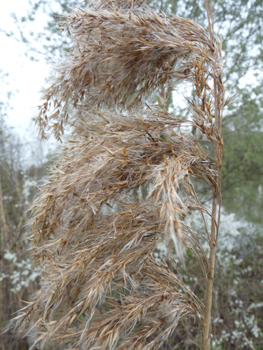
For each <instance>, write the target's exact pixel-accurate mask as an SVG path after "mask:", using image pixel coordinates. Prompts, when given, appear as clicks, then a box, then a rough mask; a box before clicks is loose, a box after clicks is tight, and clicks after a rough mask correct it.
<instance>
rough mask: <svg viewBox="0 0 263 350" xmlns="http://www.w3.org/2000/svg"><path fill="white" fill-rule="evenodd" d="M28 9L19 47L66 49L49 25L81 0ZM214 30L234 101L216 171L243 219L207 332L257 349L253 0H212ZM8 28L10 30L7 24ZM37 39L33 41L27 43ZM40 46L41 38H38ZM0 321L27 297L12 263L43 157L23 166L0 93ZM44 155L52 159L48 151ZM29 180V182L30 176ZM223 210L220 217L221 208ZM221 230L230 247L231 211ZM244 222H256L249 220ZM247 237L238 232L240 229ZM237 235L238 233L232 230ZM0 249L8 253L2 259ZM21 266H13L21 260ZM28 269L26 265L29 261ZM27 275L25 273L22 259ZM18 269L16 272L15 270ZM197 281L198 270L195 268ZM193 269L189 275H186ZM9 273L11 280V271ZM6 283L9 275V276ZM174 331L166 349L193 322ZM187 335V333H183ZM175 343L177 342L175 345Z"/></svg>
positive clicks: (171, 7) (259, 146)
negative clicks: (16, 287)
mask: <svg viewBox="0 0 263 350" xmlns="http://www.w3.org/2000/svg"><path fill="white" fill-rule="evenodd" d="M29 3H30V8H29V10H28V15H27V16H24V17H22V18H20V17H19V16H18V15H15V14H14V15H13V18H14V20H15V21H16V23H17V25H18V28H19V33H20V37H19V38H17V39H18V40H21V41H22V42H24V43H25V44H26V45H27V47H28V53H29V54H31V55H32V57H33V58H34V57H35V58H36V57H37V55H38V54H42V55H45V57H46V58H47V60H48V61H49V60H50V59H51V58H54V57H55V56H56V57H63V55H64V54H65V52H67V51H68V50H69V49H70V40H69V38H68V37H67V33H64V34H63V36H61V32H60V30H59V29H58V28H57V26H56V25H55V24H54V23H55V22H57V21H60V20H61V18H60V17H59V15H60V14H63V13H68V12H69V11H70V10H71V9H72V8H74V7H75V6H85V3H86V2H85V1H84V2H81V1H74V0H62V1H59V2H58V1H47V0H34V1H30V2H29ZM149 6H152V7H154V8H160V9H161V10H163V11H164V12H166V11H169V12H172V13H175V14H177V15H179V16H181V17H186V18H189V19H191V20H194V21H195V22H197V23H199V24H200V25H203V26H204V27H206V26H207V23H206V14H205V11H204V2H203V1H201V0H197V1H194V0H185V1H182V0H179V1H176V0H163V1H161V2H160V1H150V3H149ZM214 12H215V23H216V28H215V31H216V32H217V33H218V36H219V37H220V39H221V40H222V41H223V52H224V56H225V61H226V63H225V65H226V67H225V69H224V73H225V76H224V80H225V81H226V87H227V93H229V94H230V95H231V94H233V93H236V92H238V95H237V97H236V98H235V100H234V101H233V102H232V103H231V104H230V105H229V106H228V108H227V111H226V113H225V117H224V122H223V124H224V143H225V146H224V164H223V169H222V174H223V183H222V191H223V206H224V208H225V210H226V212H227V213H235V214H236V218H237V219H240V220H243V221H242V222H243V223H244V228H243V229H239V230H238V232H239V238H238V240H235V239H234V238H233V240H234V241H235V244H234V246H233V247H232V248H231V249H228V248H227V247H224V246H223V248H222V249H219V252H218V260H217V265H218V267H220V268H219V269H218V273H217V276H216V281H215V288H214V295H215V303H214V310H213V312H214V314H213V320H214V321H213V322H214V323H213V334H214V338H215V339H216V340H215V342H213V344H214V345H213V346H214V347H213V349H224V350H228V349H229V350H230V349H231V350H232V349H233V350H234V349H239V348H242V349H257V350H260V349H263V346H262V343H263V340H262V332H263V320H262V305H261V304H260V300H261V299H262V298H261V294H262V293H261V290H262V280H263V275H262V271H263V266H262V258H263V256H262V255H263V250H262V242H263V237H262V224H263V216H262V212H263V187H262V186H263V165H262V150H263V135H262V130H263V129H262V126H263V125H262V111H263V75H262V71H263V49H262V41H263V30H262V17H263V6H262V0H251V1H244V0H238V1H234V0H229V1H226V0H220V1H214ZM43 14H45V15H46V18H47V22H46V23H47V24H46V26H45V27H44V28H41V29H40V30H39V31H38V30H34V31H32V30H31V31H30V32H27V31H26V30H25V28H26V26H28V25H29V26H34V28H38V26H35V23H34V22H35V21H37V19H38V16H39V15H43ZM7 34H8V35H12V33H7ZM36 41H37V42H38V43H39V45H38V47H37V48H36V44H35V43H36ZM39 46H40V47H39ZM169 105H170V107H169V108H171V109H173V111H174V112H175V113H182V114H183V115H186V114H187V111H185V110H182V108H179V107H175V106H173V103H172V101H169ZM0 106H1V109H0V111H1V116H0V117H1V125H0V233H1V242H0V243H1V246H0V274H1V276H6V277H4V278H3V277H1V279H0V283H1V291H0V309H1V317H0V327H1V328H2V327H4V326H5V325H6V322H7V320H9V319H10V318H11V317H12V316H13V313H14V312H15V311H17V310H18V309H19V308H20V307H22V306H23V304H22V301H21V300H28V298H29V295H30V294H31V293H33V291H34V290H35V288H36V287H37V277H36V279H35V280H32V281H30V282H29V284H28V285H26V284H24V285H23V286H22V287H21V289H20V290H19V291H16V292H15V293H14V292H11V291H10V290H11V289H12V288H13V284H14V283H19V281H20V280H23V279H22V275H21V274H20V275H19V279H18V280H17V282H14V280H12V278H11V277H12V276H14V272H15V271H19V266H18V265H17V264H18V263H22V262H23V261H26V259H27V256H28V251H27V248H28V247H29V246H30V243H29V242H28V241H27V240H25V238H24V237H25V233H26V231H27V227H26V226H25V223H26V220H27V219H28V213H27V210H28V208H29V206H30V202H31V201H32V198H33V196H34V194H35V193H36V192H37V190H38V188H37V184H39V182H41V180H42V179H43V177H44V175H45V171H46V168H47V166H48V165H49V164H50V163H51V162H50V161H48V160H46V159H40V160H39V163H38V164H32V165H31V166H30V167H25V166H24V165H23V162H22V158H23V147H24V146H25V144H24V143H23V142H22V141H21V140H19V139H18V137H17V136H16V135H14V134H13V133H11V132H10V131H9V130H8V128H7V126H6V124H5V119H6V118H8V108H6V106H5V104H4V103H2V102H0ZM51 161H52V160H51ZM29 180H30V181H29ZM226 218H228V219H229V217H228V216H226ZM226 222H228V223H227V226H228V230H227V229H225V231H223V232H225V234H223V235H222V237H221V238H220V239H221V240H225V241H226V242H227V243H226V244H227V246H229V244H230V243H229V239H230V237H231V236H232V234H233V233H234V232H236V229H234V227H235V223H236V221H235V220H232V221H231V220H230V219H229V220H228V221H227V219H226ZM247 222H251V223H253V224H255V225H249V224H248V223H247ZM248 234H249V238H247V239H245V238H244V237H248ZM240 237H242V239H241V238H240ZM6 252H11V253H12V254H15V255H16V262H15V263H14V258H13V260H12V259H11V260H10V259H9V258H8V255H6ZM6 257H7V258H6ZM21 266H22V265H21ZM30 269H31V270H30ZM30 269H29V270H30V272H29V275H30V274H31V275H32V274H33V273H34V271H35V270H34V268H33V266H31V267H30ZM187 269H191V271H195V261H194V259H193V258H192V257H191V254H188V257H187ZM21 273H22V272H21ZM194 274H195V276H196V279H197V280H200V278H201V275H200V272H199V271H197V270H196V271H195V273H194ZM194 274H193V275H194ZM15 281H16V280H15ZM13 282H14V283H13ZM187 283H189V285H191V286H192V287H193V288H194V290H195V292H196V293H197V294H199V293H200V295H202V293H203V291H202V290H200V291H198V288H201V286H202V285H200V284H197V283H196V280H195V279H192V280H188V281H187ZM180 327H181V329H179V330H178V331H177V332H176V333H175V335H174V338H171V339H168V340H167V344H166V347H164V348H165V349H167V350H168V349H169V350H170V349H179V348H180V349H181V348H183V349H189V350H190V349H198V348H199V339H198V338H197V337H196V334H195V332H194V331H192V325H191V324H189V323H185V324H184V323H182V325H181V326H180ZM186 335H187V337H186ZM176 344H177V345H176ZM0 348H1V349H2V350H11V349H12V350H16V349H17V350H18V349H19V350H22V349H28V348H29V343H28V341H27V340H26V339H23V340H18V339H15V338H13V335H11V334H8V335H6V336H5V337H4V338H1V340H0Z"/></svg>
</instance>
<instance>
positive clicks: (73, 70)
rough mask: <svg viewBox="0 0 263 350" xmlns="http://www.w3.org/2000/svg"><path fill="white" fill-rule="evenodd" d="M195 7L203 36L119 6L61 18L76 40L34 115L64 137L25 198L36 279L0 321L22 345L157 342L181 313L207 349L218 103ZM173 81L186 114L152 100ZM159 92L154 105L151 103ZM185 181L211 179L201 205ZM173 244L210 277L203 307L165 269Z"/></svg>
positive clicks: (215, 61)
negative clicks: (161, 255) (196, 223)
mask: <svg viewBox="0 0 263 350" xmlns="http://www.w3.org/2000/svg"><path fill="white" fill-rule="evenodd" d="M207 10H208V18H209V23H210V31H209V32H206V31H205V30H204V29H203V28H202V27H200V26H199V25H197V24H195V23H193V22H192V21H190V20H187V19H182V18H179V17H177V16H174V15H169V16H168V15H165V14H163V13H156V12H154V11H152V10H150V9H149V8H147V7H145V6H142V4H141V1H126V0H121V1H118V0H117V1H97V2H96V1H94V2H92V3H91V4H90V5H89V6H88V7H87V8H86V9H85V10H82V9H78V10H76V11H75V12H74V13H72V14H70V15H67V16H65V17H66V21H65V22H62V23H60V26H61V28H62V29H66V30H68V31H69V33H70V35H71V37H72V41H73V43H74V47H73V49H72V50H71V51H70V53H69V54H68V56H67V57H66V59H65V60H64V61H63V62H61V63H60V64H59V65H58V66H57V72H56V75H55V76H54V77H53V81H52V83H51V86H50V87H49V88H48V89H46V90H45V92H44V95H43V98H44V103H43V104H42V105H41V106H40V113H39V116H38V118H37V123H38V126H39V129H40V132H41V134H42V136H43V137H45V134H46V132H48V131H49V130H51V131H52V132H53V133H54V135H55V137H56V138H57V139H60V138H61V135H62V134H63V132H64V128H65V127H69V129H70V132H71V137H70V139H69V141H67V142H66V144H65V146H64V148H63V149H62V151H61V155H60V159H59V160H58V162H57V164H56V166H54V168H53V169H52V171H51V173H50V176H49V178H48V181H47V183H46V184H45V185H44V186H43V188H42V191H41V193H40V195H39V196H38V198H37V199H36V200H35V201H34V203H33V206H32V241H33V248H32V254H33V256H34V259H35V261H36V263H37V264H38V265H39V266H41V267H42V269H43V276H42V279H41V287H40V289H39V291H38V292H37V293H36V295H35V296H34V297H33V299H32V301H31V302H30V303H28V304H27V305H26V307H25V308H24V309H22V310H20V312H19V314H18V315H17V316H16V317H15V318H14V319H13V320H12V322H11V324H10V327H11V328H16V327H17V328H19V329H20V330H24V332H25V329H26V331H27V334H29V335H30V336H31V337H33V339H34V344H33V345H32V348H34V347H35V346H38V347H40V348H44V346H45V344H49V345H50V346H53V347H54V348H56V349H60V348H61V349H101V350H103V349H105V350H106V349H118V350H120V349H123V350H124V349H131V350H132V349H147V350H148V349H149V350H150V349H158V348H160V347H161V345H162V343H163V342H164V341H165V340H166V339H167V338H168V337H169V335H170V334H171V333H172V332H173V331H174V330H175V328H176V327H177V325H178V323H179V322H180V320H181V319H182V318H185V317H192V318H194V319H195V320H196V323H197V325H199V327H200V329H202V328H203V344H202V347H203V348H204V349H208V347H209V334H208V333H209V323H210V318H209V317H210V316H209V315H208V314H207V310H208V309H209V305H210V304H209V302H210V301H211V290H212V285H211V281H212V278H213V269H214V265H213V256H212V255H211V254H213V252H212V253H211V254H210V256H209V257H207V255H206V252H205V251H204V249H203V242H204V241H207V242H208V243H209V245H210V251H212V250H211V249H214V248H213V247H215V246H216V242H217V236H218V227H219V219H220V218H219V217H218V218H216V212H217V208H218V203H217V202H216V199H218V198H220V167H221V159H222V155H221V153H222V152H221V150H222V147H223V141H222V138H221V118H222V110H223V107H224V106H225V105H226V104H227V103H228V102H229V100H228V101H225V100H224V87H223V84H222V79H221V74H222V62H221V44H220V41H219V40H218V39H217V37H216V36H215V35H214V33H213V20H212V17H211V16H212V15H211V8H209V4H208V5H207ZM180 82H181V83H183V84H184V83H185V82H189V83H191V84H192V85H193V87H194V89H195V95H194V97H193V98H188V105H189V109H190V111H191V113H192V114H191V117H190V118H189V119H188V120H186V119H182V118H180V117H178V116H175V115H173V114H171V113H169V112H168V111H167V110H165V108H164V107H163V106H164V104H165V93H163V92H165V91H167V89H169V90H171V89H172V88H174V87H175V86H176V84H178V83H180ZM158 91H162V94H161V97H160V100H159V101H160V102H159V103H158V104H154V105H149V103H147V101H149V99H150V96H151V95H152V94H156V93H158ZM69 106H72V107H73V111H74V112H73V115H72V116H71V117H70V119H69V118H68V107H69ZM192 127H195V128H196V130H197V132H196V134H195V135H193V134H192V133H191V132H190V130H191V128H192ZM206 142H207V143H211V144H212V145H214V155H213V154H211V152H210V153H208V151H207V150H206V148H205V147H203V146H202V145H203V144H205V143H206ZM193 179H201V180H203V181H205V182H206V183H207V184H208V185H209V186H210V188H211V190H212V192H213V195H214V198H215V199H214V204H213V209H212V213H210V211H209V209H207V208H205V207H204V206H202V205H201V203H200V202H199V200H198V197H197V194H196V191H195V188H194V185H193V182H192V181H193ZM143 185H147V186H148V189H149V193H148V196H147V197H146V198H141V199H139V200H135V198H134V196H133V195H132V191H133V190H134V189H140V188H141V186H143ZM219 207H220V203H219ZM193 210H197V211H199V212H200V218H202V219H203V220H204V222H205V215H204V214H208V215H210V217H211V220H212V233H211V232H209V231H208V229H206V231H205V232H204V233H198V232H195V231H194V230H193V229H192V228H191V227H189V226H188V225H187V223H186V221H185V218H186V217H187V215H188V214H189V213H190V212H191V211H193ZM219 210H220V209H219ZM205 227H206V228H207V227H208V225H207V224H206V222H205ZM165 239H166V242H167V246H168V253H169V256H167V259H166V261H163V262H162V263H159V262H157V261H156V260H155V259H154V257H153V252H154V251H155V249H156V247H157V245H158V244H159V243H160V242H162V241H164V240H165ZM183 249H188V250H190V251H191V252H192V253H193V254H194V255H195V256H196V258H197V261H198V263H199V264H200V268H201V269H202V271H203V273H204V275H205V277H206V279H207V281H208V284H209V283H210V284H209V285H208V287H207V301H206V302H205V305H204V304H203V303H202V301H201V300H199V299H198V298H197V297H196V296H195V295H194V293H193V292H192V291H191V290H190V289H189V288H188V287H187V286H186V285H185V283H184V282H183V280H182V278H181V277H180V275H179V274H177V269H178V265H180V262H179V263H178V261H177V263H176V261H174V260H173V258H172V254H171V251H175V254H176V256H178V257H179V258H180V259H181V260H180V261H182V257H181V255H182V252H183Z"/></svg>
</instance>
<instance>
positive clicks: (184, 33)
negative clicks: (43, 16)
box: [37, 7, 221, 139]
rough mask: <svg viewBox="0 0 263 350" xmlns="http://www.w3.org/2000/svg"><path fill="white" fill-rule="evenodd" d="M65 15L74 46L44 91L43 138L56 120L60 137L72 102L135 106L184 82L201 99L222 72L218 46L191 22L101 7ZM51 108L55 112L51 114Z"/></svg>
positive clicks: (78, 105)
mask: <svg viewBox="0 0 263 350" xmlns="http://www.w3.org/2000/svg"><path fill="white" fill-rule="evenodd" d="M66 17H67V19H68V22H65V23H63V24H62V26H63V27H67V29H68V31H69V32H70V34H71V35H72V39H73V42H74V43H75V47H74V48H73V49H72V51H71V52H70V54H69V55H68V56H67V58H66V59H65V60H64V61H63V62H60V64H59V65H58V66H57V68H56V69H57V76H56V77H55V78H54V79H53V80H54V81H53V83H52V85H51V86H50V87H49V88H48V89H46V90H45V92H44V95H43V98H44V100H45V102H44V104H43V105H42V106H40V113H39V117H38V119H37V123H38V125H39V128H40V130H41V132H42V133H43V135H44V132H45V129H46V128H47V127H50V123H51V122H52V121H55V122H54V123H53V125H52V128H53V132H54V134H55V136H56V137H57V138H58V139H59V138H60V136H61V134H62V133H63V125H64V121H65V119H67V109H68V105H69V104H72V105H73V106H74V107H75V108H83V109H88V108H94V107H95V106H106V107H116V106H118V108H119V107H122V108H132V107H134V106H135V105H137V104H139V103H140V102H141V101H142V99H143V97H144V96H145V95H147V94H149V92H151V91H154V90H155V89H156V88H158V87H160V86H163V85H164V84H165V83H167V82H169V84H170V85H173V84H174V83H176V82H178V81H181V80H186V79H187V80H189V81H195V83H196V84H197V85H198V86H197V92H198V94H199V96H200V97H201V94H202V92H203V91H205V90H206V89H209V86H207V83H206V75H208V76H217V75H218V71H219V70H220V69H221V65H220V62H218V61H215V58H214V57H215V54H217V55H218V53H220V52H218V50H220V48H217V47H215V45H214V44H213V42H211V39H210V37H209V35H208V34H207V33H206V32H205V31H204V29H203V28H201V27H200V26H198V25H197V24H195V23H193V22H191V21H190V20H185V19H182V18H180V17H176V16H171V17H167V16H165V15H164V14H157V13H155V12H153V11H151V10H149V9H130V10H125V11H124V10H120V11H119V12H116V11H115V10H113V9H108V8H107V9H104V8H101V7H100V8H99V9H94V8H93V7H91V8H87V9H86V10H85V11H84V10H78V11H76V12H75V13H73V14H71V15H68V16H66ZM52 102H53V103H52ZM206 107H207V106H206ZM50 108H53V112H51V114H48V110H49V109H50Z"/></svg>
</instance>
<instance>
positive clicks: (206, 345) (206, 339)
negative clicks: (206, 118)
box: [202, 79, 222, 350]
mask: <svg viewBox="0 0 263 350" xmlns="http://www.w3.org/2000/svg"><path fill="white" fill-rule="evenodd" d="M214 98H215V124H214V126H215V128H216V129H217V130H218V134H219V137H221V116H220V104H219V102H220V101H219V99H220V96H219V94H218V91H217V84H216V81H215V79H214ZM220 147H221V146H220V145H219V143H218V141H215V142H214V155H215V170H216V171H217V173H218V176H217V179H216V181H215V185H214V188H213V202H212V223H211V236H210V242H209V245H210V255H209V270H208V275H207V279H206V298H205V315H204V327H203V334H202V350H209V349H210V340H211V338H212V336H211V334H210V321H211V309H212V296H213V282H214V269H215V254H216V244H217V232H216V230H218V228H219V226H217V227H216V223H217V205H218V199H219V196H220V195H221V194H220V188H221V186H220V182H221V179H220V168H221V154H222V153H221V150H220ZM219 211H220V201H219ZM218 214H219V213H218ZM218 217H220V215H219V216H218ZM218 224H219V223H218Z"/></svg>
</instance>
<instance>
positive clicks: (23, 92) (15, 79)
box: [0, 0, 50, 137]
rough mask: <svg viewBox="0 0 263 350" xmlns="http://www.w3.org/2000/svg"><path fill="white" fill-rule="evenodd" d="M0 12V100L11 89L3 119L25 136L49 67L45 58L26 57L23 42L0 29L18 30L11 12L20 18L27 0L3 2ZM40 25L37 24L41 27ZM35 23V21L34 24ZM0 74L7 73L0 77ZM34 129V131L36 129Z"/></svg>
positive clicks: (3, 98) (24, 12)
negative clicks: (34, 59) (5, 114)
mask: <svg viewBox="0 0 263 350" xmlns="http://www.w3.org/2000/svg"><path fill="white" fill-rule="evenodd" d="M2 5H3V6H1V11H0V30H1V32H0V42H1V55H0V71H1V80H0V99H1V102H5V101H7V92H9V91H12V96H11V98H10V100H9V105H10V107H12V109H10V108H8V110H7V116H6V118H5V119H6V121H7V123H8V125H10V126H12V127H13V128H14V131H16V132H17V133H19V134H20V136H22V137H23V136H25V135H27V134H28V130H29V126H30V133H31V132H34V129H33V128H32V125H33V122H32V118H33V117H36V115H37V108H36V107H37V105H39V103H40V95H41V94H40V90H41V88H43V87H44V86H45V78H47V77H48V75H49V72H50V69H49V68H48V66H47V64H46V62H45V59H44V57H41V56H38V59H39V61H38V62H36V61H32V60H31V59H30V58H27V57H26V56H25V53H26V52H27V47H26V44H24V43H21V42H18V41H17V40H15V38H14V37H7V36H6V35H5V33H3V32H2V30H4V31H7V32H10V31H13V32H15V33H17V28H16V25H15V23H14V19H13V18H12V17H11V13H12V12H15V13H16V14H17V16H18V17H19V18H20V17H21V16H23V15H26V13H27V10H28V9H29V4H28V0H15V1H5V2H4V4H2ZM41 24H42V25H43V23H39V25H40V28H41ZM34 25H35V24H34ZM3 74H8V76H6V77H5V78H4V79H2V75H3ZM35 132H36V131H35Z"/></svg>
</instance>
